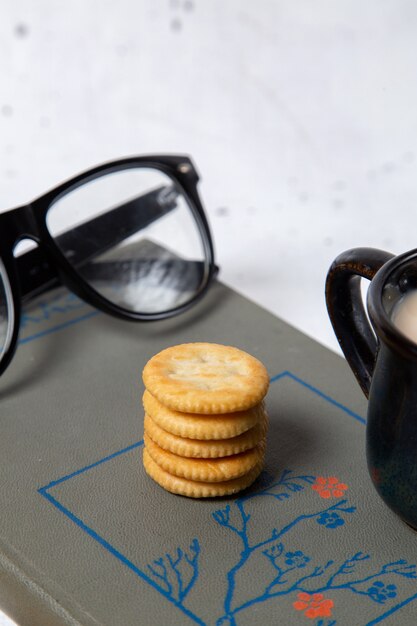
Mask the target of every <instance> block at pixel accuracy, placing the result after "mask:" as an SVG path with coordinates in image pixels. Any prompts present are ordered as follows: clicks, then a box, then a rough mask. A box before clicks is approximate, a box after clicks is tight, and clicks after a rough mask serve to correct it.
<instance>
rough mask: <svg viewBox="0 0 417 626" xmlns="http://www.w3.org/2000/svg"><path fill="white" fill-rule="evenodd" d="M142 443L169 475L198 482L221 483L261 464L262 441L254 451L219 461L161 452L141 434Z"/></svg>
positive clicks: (263, 450) (156, 445)
mask: <svg viewBox="0 0 417 626" xmlns="http://www.w3.org/2000/svg"><path fill="white" fill-rule="evenodd" d="M143 439H144V442H145V447H146V449H147V451H148V452H149V455H150V456H151V457H152V458H153V460H154V461H155V463H157V464H158V465H159V467H160V468H161V469H163V470H165V471H166V472H168V473H169V474H173V475H174V476H179V477H181V478H187V479H188V480H195V481H199V482H213V483H217V482H222V481H225V480H231V479H232V478H238V477H239V476H243V475H244V474H247V473H248V472H249V471H250V470H251V469H253V468H254V467H255V465H258V464H259V463H260V462H261V461H263V458H264V454H265V440H263V441H261V442H260V443H259V444H258V445H257V446H256V447H255V448H252V449H251V450H246V452H241V453H240V454H235V455H233V456H228V457H221V458H219V459H191V458H187V457H181V456H178V455H177V454H173V453H172V452H168V451H167V450H163V449H162V448H161V447H160V446H158V444H156V443H155V442H154V441H152V439H151V438H150V437H149V436H148V435H147V434H146V433H145V435H144V438H143Z"/></svg>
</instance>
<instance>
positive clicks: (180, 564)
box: [147, 470, 417, 626]
mask: <svg viewBox="0 0 417 626" xmlns="http://www.w3.org/2000/svg"><path fill="white" fill-rule="evenodd" d="M325 480H327V481H328V480H329V479H323V477H319V478H316V477H315V476H310V475H296V474H294V472H292V471H290V470H285V471H283V472H282V474H281V476H280V477H279V479H278V480H275V479H274V478H273V477H272V476H270V475H268V474H267V473H264V474H263V475H262V476H261V478H260V482H259V489H258V490H257V491H254V492H252V493H249V494H246V495H243V496H241V497H239V498H237V499H236V500H235V501H234V502H232V503H228V504H226V506H224V507H223V508H219V509H217V510H215V511H214V512H213V513H212V518H213V520H214V522H215V523H216V524H218V525H219V526H221V527H223V529H224V531H225V532H230V533H232V534H233V535H234V536H235V537H236V538H237V539H238V542H239V544H240V548H239V549H238V550H237V558H236V561H235V563H234V565H233V566H232V567H231V568H230V569H229V570H228V571H227V573H226V576H225V592H224V598H223V612H222V614H221V615H220V616H218V617H217V618H216V622H215V623H216V626H238V624H239V617H240V616H241V615H242V614H243V613H244V612H245V611H246V610H248V609H249V608H251V607H253V606H254V605H256V604H261V603H264V602H270V601H272V600H273V599H276V598H280V597H283V596H289V597H290V598H291V599H292V605H293V608H294V610H295V611H297V612H298V613H299V615H300V618H302V617H303V618H308V620H309V623H310V624H311V623H312V624H313V626H335V625H336V624H337V610H336V608H335V603H334V601H333V599H332V592H335V591H344V592H347V593H351V594H356V595H360V596H364V597H367V598H368V599H369V601H370V602H374V603H376V604H389V603H390V602H391V601H393V600H394V599H395V598H396V597H397V592H398V587H397V585H398V582H395V581H398V580H399V579H401V578H403V579H416V578H417V571H416V565H414V564H410V563H408V562H407V561H406V560H405V559H399V560H397V561H393V562H390V563H386V564H384V565H382V566H373V565H372V559H371V557H370V555H369V554H364V553H362V552H356V553H355V554H352V555H349V556H348V557H347V558H346V559H345V560H344V561H343V562H341V563H338V562H336V561H335V560H332V559H330V560H327V561H325V562H318V561H317V558H316V557H314V555H312V554H307V553H305V552H303V551H302V550H301V549H299V547H298V546H296V545H294V544H293V543H292V541H291V533H292V531H294V529H296V528H298V527H300V526H301V525H303V524H306V523H308V522H311V521H313V522H316V523H317V524H318V525H319V526H321V527H322V528H323V529H326V530H327V531H329V532H337V531H340V529H342V528H343V526H345V524H348V523H349V521H350V518H351V517H352V515H353V514H354V513H355V512H356V507H355V506H351V505H350V504H349V503H348V500H347V499H346V498H342V499H339V498H338V499H337V501H336V502H335V503H333V504H330V503H329V504H328V506H325V507H323V506H321V507H320V506H317V509H316V510H315V511H313V512H310V513H308V514H307V513H306V514H302V515H298V516H297V517H295V518H294V519H292V520H291V521H290V522H287V523H285V524H283V525H282V526H280V525H277V526H276V527H275V528H272V529H271V530H270V531H269V534H267V535H266V536H264V537H263V538H262V539H260V540H257V541H255V542H254V541H252V540H251V539H250V526H251V523H252V522H255V520H253V519H252V514H250V513H248V510H247V505H248V504H249V503H250V502H251V501H253V500H254V499H255V498H258V499H260V498H271V499H273V500H274V501H276V503H277V505H279V504H280V503H281V502H284V501H287V500H288V499H289V498H293V497H298V496H299V495H300V494H301V493H302V492H304V491H305V490H306V489H308V488H310V489H315V491H316V493H317V494H318V495H319V496H320V497H321V498H326V499H327V498H329V497H332V498H334V497H335V496H334V492H333V493H330V495H327V487H326V486H324V481H325ZM336 480H337V479H330V484H331V483H332V481H333V483H335V481H336ZM339 484H342V483H339ZM317 485H319V488H317ZM342 485H343V484H342ZM343 487H344V489H343V490H342V492H344V491H345V490H346V489H347V485H343ZM324 489H325V490H326V491H323V490H324ZM340 492H341V490H340V489H339V488H338V487H337V488H336V493H340ZM323 493H324V494H325V495H323ZM200 551H201V548H200V543H199V541H198V539H194V540H193V541H192V543H191V544H190V546H189V548H188V551H187V550H184V549H182V548H178V549H177V551H176V554H175V555H174V556H173V555H170V554H168V553H167V554H165V555H164V556H161V557H158V558H157V559H155V560H154V561H153V563H151V564H148V566H147V567H148V570H149V572H150V573H151V575H152V577H153V579H154V580H155V582H156V583H157V584H158V585H159V586H161V588H163V589H164V591H165V593H166V594H168V595H169V596H170V597H171V598H172V600H173V601H175V603H176V604H179V605H182V606H184V607H185V605H186V600H187V596H188V594H189V593H190V592H191V590H192V588H193V586H194V585H196V584H197V582H198V579H199V562H198V561H199V556H200ZM255 554H256V555H258V556H259V555H260V556H261V557H262V558H264V559H265V561H266V562H268V564H269V567H267V568H265V580H264V586H263V590H262V592H260V593H259V592H258V593H254V595H253V596H252V597H247V598H246V599H245V600H244V601H242V600H237V599H236V597H237V595H238V594H237V591H238V589H237V585H238V583H237V580H238V575H239V574H240V573H241V572H242V571H243V570H245V568H248V567H249V566H250V560H251V559H252V557H253V556H254V555H255ZM365 562H366V563H367V565H368V567H367V572H366V574H364V573H363V564H364V563H365ZM359 566H360V569H361V573H357V570H358V569H359ZM382 579H384V580H382ZM312 620H314V622H313V621H312Z"/></svg>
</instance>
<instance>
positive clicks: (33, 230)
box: [0, 156, 218, 374]
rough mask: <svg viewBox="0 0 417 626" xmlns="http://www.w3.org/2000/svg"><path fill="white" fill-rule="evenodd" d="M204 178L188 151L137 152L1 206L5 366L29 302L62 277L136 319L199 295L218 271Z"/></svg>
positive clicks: (172, 309)
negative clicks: (202, 191)
mask: <svg viewBox="0 0 417 626" xmlns="http://www.w3.org/2000/svg"><path fill="white" fill-rule="evenodd" d="M198 179H199V177H198V174H197V172H196V170H195V167H194V165H193V163H192V161H191V160H190V159H189V158H188V157H183V156H140V157H130V158H126V159H121V160H118V161H113V162H110V163H106V164H104V165H100V166H98V167H95V168H93V169H91V170H88V171H87V172H84V173H83V174H80V175H78V176H76V177H75V178H73V179H71V180H69V181H67V182H65V183H63V184H62V185H60V186H58V187H56V188H55V189H53V190H52V191H50V192H49V193H47V194H45V195H43V196H41V197H40V198H37V199H36V200H34V201H33V202H31V203H30V204H27V205H25V206H21V207H18V208H16V209H12V210H10V211H7V212H6V213H2V214H0V374H2V373H3V372H4V370H5V369H6V367H7V366H8V364H9V363H10V361H11V359H12V357H13V354H14V352H15V349H16V344H17V338H18V332H19V324H20V315H21V302H22V301H23V302H24V301H25V300H27V299H29V298H32V297H34V296H36V295H38V294H40V293H42V292H43V291H45V290H47V289H51V288H53V287H55V286H57V285H59V284H61V283H63V284H65V285H66V286H67V287H68V288H69V289H71V290H72V291H73V292H74V293H75V294H76V295H77V296H79V297H80V298H82V299H83V300H85V301H86V302H88V303H89V304H91V305H92V306H94V307H96V308H98V309H100V310H102V311H104V312H105V313H110V314H112V315H115V316H116V317H120V318H122V319H127V320H136V321H149V320H161V319H165V318H167V317H171V316H173V315H177V314H179V313H182V312H183V311H185V310H187V309H188V308H189V307H191V306H192V305H193V304H194V303H195V302H197V301H198V300H199V299H200V298H201V297H202V296H203V295H204V293H205V292H206V290H207V288H208V287H209V285H210V282H211V281H212V279H213V278H214V276H215V275H216V273H217V271H218V268H217V266H216V265H215V264H214V251H213V243H212V238H211V235H210V229H209V226H208V222H207V219H206V216H205V214H204V210H203V207H202V204H201V202H200V199H199V196H198V192H197V182H198ZM29 240H30V241H29Z"/></svg>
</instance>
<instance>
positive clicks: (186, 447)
mask: <svg viewBox="0 0 417 626" xmlns="http://www.w3.org/2000/svg"><path fill="white" fill-rule="evenodd" d="M144 426H145V432H146V434H147V435H148V436H149V437H150V438H151V439H152V441H154V442H155V443H156V444H157V445H158V446H159V447H160V448H163V449H164V450H168V452H173V454H177V455H178V456H185V457H192V458H201V459H215V458H218V457H224V456H231V455H233V454H239V453H240V452H244V451H245V450H250V449H251V448H254V447H255V446H256V445H257V444H258V443H259V442H260V441H261V439H264V438H265V435H266V428H267V420H266V417H265V418H264V419H263V421H262V422H259V424H256V426H254V427H253V428H251V429H250V430H247V431H246V432H244V433H242V434H241V435H238V436H237V437H231V438H230V439H207V440H205V441H201V440H199V439H188V438H185V437H178V436H177V435H173V434H172V433H169V432H167V431H166V430H164V429H163V428H161V427H160V426H158V424H157V423H156V422H154V420H153V419H152V418H151V417H149V415H145V425H144Z"/></svg>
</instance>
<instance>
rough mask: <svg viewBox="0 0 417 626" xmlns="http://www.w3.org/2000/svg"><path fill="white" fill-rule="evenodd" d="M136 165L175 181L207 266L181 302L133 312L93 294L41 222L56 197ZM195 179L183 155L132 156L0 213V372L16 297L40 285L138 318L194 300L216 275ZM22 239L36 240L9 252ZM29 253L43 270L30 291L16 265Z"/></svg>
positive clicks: (15, 325)
mask: <svg viewBox="0 0 417 626" xmlns="http://www.w3.org/2000/svg"><path fill="white" fill-rule="evenodd" d="M137 167H142V168H146V167H149V168H153V169H158V170H160V171H161V172H162V173H164V174H166V175H167V176H168V177H169V178H170V179H171V180H173V181H174V182H175V184H176V186H177V187H178V189H179V191H180V192H181V193H183V194H184V196H185V198H186V199H187V201H188V203H189V206H190V208H191V210H192V211H193V215H194V218H195V219H196V223H197V225H198V228H199V232H200V235H201V239H202V242H203V247H204V252H205V255H206V263H207V270H206V272H205V274H204V278H203V281H202V284H201V285H200V288H199V290H198V291H197V292H196V294H195V295H194V296H193V297H192V298H190V300H188V301H187V302H185V303H184V304H181V305H179V306H177V307H174V308H172V309H169V310H167V311H163V312H157V313H138V312H134V311H130V310H127V309H124V308H123V307H120V306H118V305H117V304H115V303H114V302H111V301H109V300H107V299H106V298H105V297H103V296H102V295H101V294H100V293H98V292H97V291H96V290H95V289H94V288H93V287H91V286H90V285H89V283H88V282H86V281H85V280H84V279H83V278H82V276H81V275H80V274H79V273H78V272H77V270H76V269H75V268H74V267H73V265H71V263H70V262H69V261H68V260H67V258H66V257H65V255H64V253H63V252H62V251H61V249H60V248H59V247H58V245H57V244H56V242H55V240H54V238H53V237H52V235H51V234H50V232H49V230H48V227H47V222H46V216H47V213H48V210H49V208H50V207H51V205H52V204H53V203H54V202H55V201H56V200H58V199H59V198H60V197H62V196H64V195H65V194H67V193H69V192H71V191H73V190H74V189H76V188H77V187H80V186H82V185H83V184H85V183H87V182H89V181H92V180H95V179H97V178H100V177H101V176H103V175H105V174H111V173H114V172H118V171H123V170H127V169H133V168H137ZM198 181H199V175H198V173H197V170H196V168H195V166H194V164H193V162H192V160H191V159H190V158H189V157H188V156H181V155H180V156H174V155H151V156H132V157H127V158H122V159H118V160H115V161H110V162H107V163H103V164H101V165H98V166H96V167H93V168H91V169H89V170H87V171H85V172H83V173H81V174H79V175H77V176H75V177H74V178H71V179H69V180H67V181H66V182H64V183H62V184H60V185H58V186H57V187H55V188H54V189H52V190H50V191H49V192H47V193H46V194H44V195H42V196H40V197H38V198H36V199H35V200H33V201H32V202H30V203H28V204H26V205H22V206H20V207H17V208H15V209H11V210H9V211H6V212H5V213H0V262H2V264H3V267H4V270H5V273H6V277H7V279H8V283H9V286H10V296H11V304H12V307H13V311H12V312H13V318H12V320H11V321H10V323H11V324H12V334H11V337H9V338H8V339H7V341H8V345H7V346H6V350H5V352H4V353H3V355H2V356H1V360H0V375H1V374H2V373H3V372H4V371H5V369H6V368H7V366H8V365H9V363H10V361H11V360H12V358H13V355H14V353H15V350H16V347H17V342H18V335H19V327H20V319H21V303H22V299H26V298H29V297H31V296H33V295H36V294H37V293H40V292H41V291H45V290H46V288H51V287H53V286H56V285H58V284H63V285H65V286H66V287H68V289H70V290H71V291H72V292H73V293H75V294H76V295H77V296H78V297H79V298H81V299H82V300H84V301H85V302H87V303H88V304H90V305H91V306H94V307H95V308H97V309H99V310H100V311H103V312H104V313H109V314H110V315H113V316H115V317H118V318H120V319H125V320H130V321H138V322H147V321H156V320H162V319H167V318H169V317H173V316H174V315H179V314H181V313H183V312H185V311H187V310H188V309H190V308H191V307H192V306H193V305H194V304H195V303H196V302H197V301H198V300H200V299H201V298H202V297H203V296H204V294H205V293H206V291H207V289H208V287H209V286H210V283H211V282H212V280H213V278H214V277H215V276H216V275H217V272H218V267H217V266H216V265H215V261H214V246H213V240H212V237H211V233H210V227H209V224H208V221H207V218H206V215H205V213H204V209H203V205H202V203H201V201H200V198H199V195H198V190H197V183H198ZM23 239H31V240H33V241H34V242H35V243H36V244H37V245H38V248H36V249H35V250H32V251H30V252H27V253H25V254H22V255H21V256H19V257H15V256H14V248H15V246H16V245H17V244H18V243H19V241H21V240H23ZM29 255H31V266H33V262H34V261H35V259H36V260H37V261H38V262H39V263H40V266H39V268H37V269H39V272H40V274H41V275H42V274H43V276H42V281H41V283H42V284H41V287H39V286H38V287H37V289H36V290H31V280H30V279H26V281H25V277H24V276H23V272H22V268H23V266H24V265H25V263H24V261H25V257H26V256H29ZM19 266H20V268H19ZM25 269H27V268H25ZM32 269H33V268H32ZM38 283H39V279H38Z"/></svg>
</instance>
